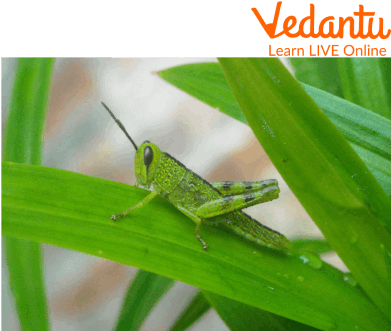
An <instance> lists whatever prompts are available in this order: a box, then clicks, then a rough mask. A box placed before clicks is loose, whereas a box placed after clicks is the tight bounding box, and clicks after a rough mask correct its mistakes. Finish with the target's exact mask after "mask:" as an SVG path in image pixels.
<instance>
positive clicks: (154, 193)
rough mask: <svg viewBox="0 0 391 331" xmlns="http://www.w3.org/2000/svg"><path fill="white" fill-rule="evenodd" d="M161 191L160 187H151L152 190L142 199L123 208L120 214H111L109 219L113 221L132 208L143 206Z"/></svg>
mask: <svg viewBox="0 0 391 331" xmlns="http://www.w3.org/2000/svg"><path fill="white" fill-rule="evenodd" d="M160 192H161V189H158V188H157V189H153V191H152V192H151V193H150V194H148V195H147V196H146V197H145V198H144V199H142V200H141V201H140V202H139V203H138V204H137V205H135V206H132V207H130V208H129V209H127V210H125V211H124V212H123V213H121V214H114V215H111V217H110V219H111V220H113V221H115V220H116V219H117V218H121V217H124V216H126V215H127V214H129V213H130V212H131V211H132V210H135V209H138V208H141V207H143V206H145V205H146V204H147V203H148V202H150V201H151V200H152V199H153V198H155V197H156V196H157V195H158V194H159V193H160Z"/></svg>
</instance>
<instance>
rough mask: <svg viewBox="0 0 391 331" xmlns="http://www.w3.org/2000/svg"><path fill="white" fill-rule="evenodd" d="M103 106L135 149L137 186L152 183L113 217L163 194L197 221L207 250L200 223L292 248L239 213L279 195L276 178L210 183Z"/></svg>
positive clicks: (253, 239)
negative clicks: (137, 137) (139, 137)
mask: <svg viewBox="0 0 391 331" xmlns="http://www.w3.org/2000/svg"><path fill="white" fill-rule="evenodd" d="M102 104H103V106H104V107H105V108H106V110H107V111H108V112H109V113H110V115H111V117H112V118H113V119H114V120H115V122H116V123H117V124H118V125H119V127H120V128H121V130H122V131H123V132H124V133H125V134H126V136H127V137H128V139H129V140H130V141H131V143H132V144H133V146H134V148H135V149H136V155H135V166H134V168H135V170H134V171H135V175H136V178H137V186H138V185H141V186H143V187H145V188H148V189H149V188H150V187H151V185H153V189H152V191H151V193H150V194H149V195H147V196H146V197H145V198H144V199H143V200H141V201H140V202H139V203H138V204H137V205H135V206H132V207H130V208H129V209H127V210H126V211H124V212H122V213H120V214H115V215H112V216H111V219H112V220H116V219H117V218H120V217H124V216H126V215H127V214H129V213H130V212H131V211H133V210H135V209H137V208H141V207H143V206H145V205H146V204H147V203H148V202H150V201H151V200H152V199H153V198H155V197H156V196H157V195H158V194H160V195H162V196H163V197H165V198H166V199H167V200H168V201H170V203H172V204H173V205H174V206H175V207H176V208H178V209H179V210H180V211H181V212H182V213H184V214H185V215H186V216H187V217H189V218H190V219H191V220H192V221H194V223H195V224H196V227H195V235H196V237H197V239H198V240H199V241H200V242H201V243H202V245H203V249H204V250H207V248H208V245H207V244H206V242H205V241H204V240H203V239H202V238H201V236H200V228H201V224H206V225H212V226H224V227H226V228H228V229H230V230H232V231H234V232H236V233H237V234H239V235H241V236H244V237H245V238H247V239H248V240H250V241H252V242H255V243H258V244H260V245H263V246H268V247H271V248H277V249H288V248H289V247H290V246H291V243H290V242H289V240H288V239H287V238H286V237H285V236H283V235H282V234H280V233H278V232H277V231H274V230H272V229H270V228H268V227H266V226H264V225H262V224H260V223H258V222H257V221H256V220H254V219H253V218H251V217H250V216H249V215H247V214H246V213H244V212H243V211H241V209H244V208H247V207H250V206H253V205H256V204H259V203H263V202H267V201H271V200H274V199H277V198H278V194H279V192H280V190H279V188H278V183H277V180H275V179H268V180H263V181H259V182H244V181H239V182H229V181H224V182H215V183H209V182H207V181H206V180H204V179H203V178H201V177H200V176H198V175H197V174H195V173H194V172H193V171H191V170H190V169H188V168H186V167H185V166H184V165H183V164H182V163H181V162H179V161H178V160H176V159H175V158H173V157H172V156H171V155H169V154H167V153H165V152H163V151H161V150H160V149H159V147H157V146H156V145H155V144H153V143H151V142H149V141H145V142H144V143H142V144H141V145H140V146H137V145H136V144H135V143H134V141H133V139H132V138H131V137H130V135H129V134H128V133H127V131H126V130H125V127H124V126H123V125H122V123H121V122H120V121H119V120H118V119H117V118H116V117H115V116H114V114H113V113H112V112H111V111H110V109H109V108H108V107H107V106H106V105H105V104H104V103H103V102H102Z"/></svg>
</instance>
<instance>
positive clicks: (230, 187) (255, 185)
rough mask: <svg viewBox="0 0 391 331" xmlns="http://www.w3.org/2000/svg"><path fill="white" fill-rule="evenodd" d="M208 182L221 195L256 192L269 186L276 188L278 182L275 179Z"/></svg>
mask: <svg viewBox="0 0 391 331" xmlns="http://www.w3.org/2000/svg"><path fill="white" fill-rule="evenodd" d="M210 184H211V185H212V186H213V187H214V188H215V189H216V190H218V191H219V192H220V193H221V194H223V195H239V194H244V193H251V192H258V191H261V190H262V189H264V188H266V187H269V186H276V187H277V188H278V182H277V180H276V179H266V180H261V181H256V182H246V181H231V182H228V181H224V182H212V183H210Z"/></svg>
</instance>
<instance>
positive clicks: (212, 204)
mask: <svg viewBox="0 0 391 331" xmlns="http://www.w3.org/2000/svg"><path fill="white" fill-rule="evenodd" d="M279 193H280V190H279V188H278V186H277V185H272V186H266V187H264V188H262V189H260V190H258V191H256V192H250V193H245V194H239V195H226V196H223V197H221V198H220V199H216V200H212V201H209V202H206V203H204V204H203V205H202V206H200V207H199V208H198V209H197V212H196V215H197V216H199V217H201V218H204V219H207V218H211V217H214V216H219V215H223V214H227V213H230V212H233V211H236V210H241V209H244V208H247V207H250V206H254V205H257V204H260V203H263V202H267V201H271V200H274V199H277V198H278V194H279Z"/></svg>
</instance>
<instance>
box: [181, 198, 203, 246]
mask: <svg viewBox="0 0 391 331" xmlns="http://www.w3.org/2000/svg"><path fill="white" fill-rule="evenodd" d="M176 207H177V208H178V209H179V210H180V211H181V212H182V213H184V214H185V215H186V216H187V217H189V218H190V219H191V220H192V221H193V222H194V223H195V224H196V227H195V235H196V238H197V239H198V241H199V242H200V243H201V244H202V246H203V249H204V250H205V251H206V250H207V249H208V245H207V244H206V242H205V241H204V240H203V239H202V238H201V236H200V230H201V223H202V219H201V217H199V216H197V215H195V214H193V213H192V212H191V211H189V210H187V209H185V208H183V207H181V206H176Z"/></svg>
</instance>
